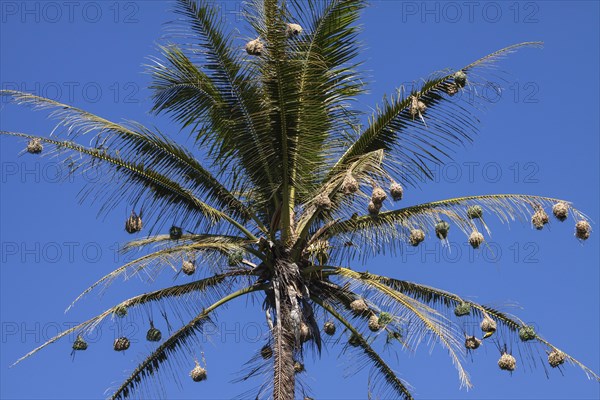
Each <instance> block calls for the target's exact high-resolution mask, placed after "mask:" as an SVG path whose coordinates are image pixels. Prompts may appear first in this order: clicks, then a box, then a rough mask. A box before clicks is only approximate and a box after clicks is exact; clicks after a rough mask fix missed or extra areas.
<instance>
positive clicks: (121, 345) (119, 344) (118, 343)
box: [113, 336, 130, 351]
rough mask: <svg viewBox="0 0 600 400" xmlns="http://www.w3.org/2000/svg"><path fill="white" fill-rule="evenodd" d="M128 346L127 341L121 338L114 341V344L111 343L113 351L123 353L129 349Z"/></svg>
mask: <svg viewBox="0 0 600 400" xmlns="http://www.w3.org/2000/svg"><path fill="white" fill-rule="evenodd" d="M129 345H130V342H129V339H127V338H126V337H124V336H123V337H120V338H117V339H115V342H114V343H113V348H114V349H115V351H124V350H127V349H128V348H129Z"/></svg>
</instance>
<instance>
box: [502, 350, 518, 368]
mask: <svg viewBox="0 0 600 400" xmlns="http://www.w3.org/2000/svg"><path fill="white" fill-rule="evenodd" d="M498 366H499V367H500V369H502V370H504V371H511V372H512V371H514V370H515V368H516V367H517V360H516V359H515V358H514V357H513V356H512V355H510V354H508V353H502V357H500V359H499V360H498Z"/></svg>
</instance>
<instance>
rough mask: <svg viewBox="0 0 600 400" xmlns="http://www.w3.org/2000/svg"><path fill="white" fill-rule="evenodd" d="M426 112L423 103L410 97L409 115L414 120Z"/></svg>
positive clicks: (416, 98) (415, 97)
mask: <svg viewBox="0 0 600 400" xmlns="http://www.w3.org/2000/svg"><path fill="white" fill-rule="evenodd" d="M425 110H427V105H425V103H423V102H422V101H421V100H419V98H418V97H417V96H411V102H410V108H409V112H410V115H411V116H412V117H413V118H414V117H416V116H417V115H419V116H422V114H423V113H424V112H425Z"/></svg>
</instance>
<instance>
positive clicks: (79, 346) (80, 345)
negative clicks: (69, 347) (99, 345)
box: [73, 335, 88, 351]
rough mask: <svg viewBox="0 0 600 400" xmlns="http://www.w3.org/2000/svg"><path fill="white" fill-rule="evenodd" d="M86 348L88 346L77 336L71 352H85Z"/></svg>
mask: <svg viewBox="0 0 600 400" xmlns="http://www.w3.org/2000/svg"><path fill="white" fill-rule="evenodd" d="M87 348H88V344H87V342H86V341H85V340H83V337H82V336H81V335H77V338H76V339H75V341H74V342H73V350H76V351H80V350H86V349H87Z"/></svg>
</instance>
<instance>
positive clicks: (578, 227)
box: [575, 220, 592, 240]
mask: <svg viewBox="0 0 600 400" xmlns="http://www.w3.org/2000/svg"><path fill="white" fill-rule="evenodd" d="M591 232H592V227H591V226H590V223H589V222H587V221H585V220H581V221H578V222H577V223H576V224H575V236H576V237H577V239H581V240H587V239H588V238H589V237H590V233H591Z"/></svg>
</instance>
